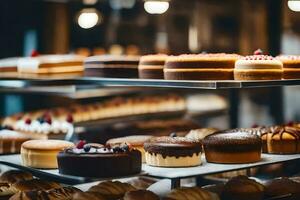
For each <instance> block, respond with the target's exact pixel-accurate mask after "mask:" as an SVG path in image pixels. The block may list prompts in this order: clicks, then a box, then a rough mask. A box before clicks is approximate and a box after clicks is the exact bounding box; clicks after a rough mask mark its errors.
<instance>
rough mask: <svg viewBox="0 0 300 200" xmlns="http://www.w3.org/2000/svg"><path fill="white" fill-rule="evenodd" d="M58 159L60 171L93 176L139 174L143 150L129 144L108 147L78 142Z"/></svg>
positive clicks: (61, 153)
mask: <svg viewBox="0 0 300 200" xmlns="http://www.w3.org/2000/svg"><path fill="white" fill-rule="evenodd" d="M57 160H58V169H59V173H61V174H66V175H75V176H83V177H93V178H96V177H97V178H104V177H118V176H127V175H133V174H138V173H140V172H141V166H142V156H141V152H140V151H138V150H135V149H132V148H130V147H129V146H128V145H122V146H115V147H113V148H107V147H101V146H98V145H95V144H81V143H78V145H77V146H76V147H71V148H67V149H65V150H64V151H62V152H60V153H59V154H58V157H57ZM112 166H113V167H112Z"/></svg>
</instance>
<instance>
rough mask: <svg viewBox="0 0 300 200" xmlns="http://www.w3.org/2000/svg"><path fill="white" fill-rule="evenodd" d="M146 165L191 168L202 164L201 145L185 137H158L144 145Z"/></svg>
mask: <svg viewBox="0 0 300 200" xmlns="http://www.w3.org/2000/svg"><path fill="white" fill-rule="evenodd" d="M144 148H145V151H146V153H145V158H146V164H148V165H151V166H157V167H191V166H197V165H200V164H201V150H202V148H201V143H200V142H199V141H197V140H192V139H188V138H185V137H157V138H153V139H151V140H150V141H149V142H147V143H145V144H144Z"/></svg>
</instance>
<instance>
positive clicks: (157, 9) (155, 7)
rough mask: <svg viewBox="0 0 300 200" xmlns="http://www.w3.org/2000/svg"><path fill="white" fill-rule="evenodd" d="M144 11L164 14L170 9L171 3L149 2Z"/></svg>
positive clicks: (146, 2) (145, 4)
mask: <svg viewBox="0 0 300 200" xmlns="http://www.w3.org/2000/svg"><path fill="white" fill-rule="evenodd" d="M144 9H145V10H146V12H147V13H149V14H163V13H165V12H166V11H167V10H168V9H169V1H166V0H165V1H162V0H161V1H158V0H147V1H145V2H144Z"/></svg>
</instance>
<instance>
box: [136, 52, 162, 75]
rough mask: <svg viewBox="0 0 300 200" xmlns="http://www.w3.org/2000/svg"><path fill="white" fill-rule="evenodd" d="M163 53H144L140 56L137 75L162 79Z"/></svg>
mask: <svg viewBox="0 0 300 200" xmlns="http://www.w3.org/2000/svg"><path fill="white" fill-rule="evenodd" d="M167 58H168V56H167V55H165V54H156V55H145V56H142V57H141V58H140V62H139V66H138V69H139V77H140V78H145V79H164V71H163V69H164V65H165V61H166V59H167Z"/></svg>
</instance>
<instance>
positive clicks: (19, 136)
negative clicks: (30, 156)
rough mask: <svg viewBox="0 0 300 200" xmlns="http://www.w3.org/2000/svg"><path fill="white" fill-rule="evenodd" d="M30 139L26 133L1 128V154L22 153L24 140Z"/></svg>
mask: <svg viewBox="0 0 300 200" xmlns="http://www.w3.org/2000/svg"><path fill="white" fill-rule="evenodd" d="M27 140H30V137H29V136H27V135H26V134H23V133H20V132H17V131H12V130H5V129H4V130H0V154H15V153H20V150H21V145H22V144H23V142H25V141H27Z"/></svg>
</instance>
